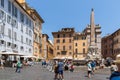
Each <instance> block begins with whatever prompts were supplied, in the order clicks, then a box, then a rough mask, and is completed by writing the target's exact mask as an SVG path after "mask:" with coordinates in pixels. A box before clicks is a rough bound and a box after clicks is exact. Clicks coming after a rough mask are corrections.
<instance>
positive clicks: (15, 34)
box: [14, 32, 17, 41]
mask: <svg viewBox="0 0 120 80" xmlns="http://www.w3.org/2000/svg"><path fill="white" fill-rule="evenodd" d="M14 38H15V41H16V40H17V33H16V32H14Z"/></svg>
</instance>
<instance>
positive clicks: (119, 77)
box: [110, 56, 120, 80]
mask: <svg viewBox="0 0 120 80" xmlns="http://www.w3.org/2000/svg"><path fill="white" fill-rule="evenodd" d="M114 62H115V64H116V65H117V67H118V70H117V71H114V72H113V73H112V74H111V76H110V80H120V56H117V59H116V60H115V61H114Z"/></svg>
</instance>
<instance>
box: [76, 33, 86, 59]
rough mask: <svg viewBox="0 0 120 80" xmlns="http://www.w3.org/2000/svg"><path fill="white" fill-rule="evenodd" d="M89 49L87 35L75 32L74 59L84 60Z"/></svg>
mask: <svg viewBox="0 0 120 80" xmlns="http://www.w3.org/2000/svg"><path fill="white" fill-rule="evenodd" d="M87 51H88V44H87V38H86V35H85V34H83V33H75V34H74V59H75V60H84V59H85V58H86V55H87Z"/></svg>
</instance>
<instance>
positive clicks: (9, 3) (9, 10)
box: [8, 0, 11, 13]
mask: <svg viewBox="0 0 120 80" xmlns="http://www.w3.org/2000/svg"><path fill="white" fill-rule="evenodd" d="M8 12H9V13H11V2H10V1H9V0H8Z"/></svg>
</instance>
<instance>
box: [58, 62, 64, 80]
mask: <svg viewBox="0 0 120 80" xmlns="http://www.w3.org/2000/svg"><path fill="white" fill-rule="evenodd" d="M63 67H64V63H63V62H62V60H60V61H59V62H58V73H59V78H60V79H62V80H64V76H63Z"/></svg>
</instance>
